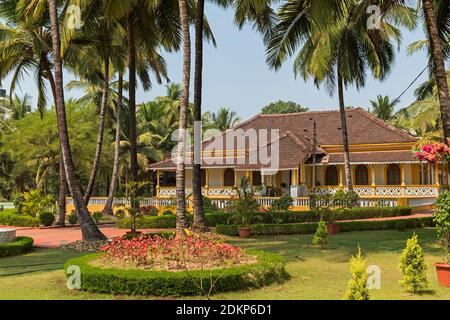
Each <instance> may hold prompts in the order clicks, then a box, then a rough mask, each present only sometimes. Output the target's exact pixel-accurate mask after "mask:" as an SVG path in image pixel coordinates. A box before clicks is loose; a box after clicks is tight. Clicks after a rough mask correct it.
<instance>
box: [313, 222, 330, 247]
mask: <svg viewBox="0 0 450 320" xmlns="http://www.w3.org/2000/svg"><path fill="white" fill-rule="evenodd" d="M327 237H328V231H327V225H326V224H325V221H323V220H320V221H319V224H318V225H317V229H316V233H315V234H314V237H313V241H312V243H313V245H315V246H317V245H320V247H321V248H322V249H323V248H325V246H326V245H327V243H328V240H327Z"/></svg>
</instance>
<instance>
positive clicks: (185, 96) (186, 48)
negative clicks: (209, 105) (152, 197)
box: [176, 0, 191, 236]
mask: <svg viewBox="0 0 450 320" xmlns="http://www.w3.org/2000/svg"><path fill="white" fill-rule="evenodd" d="M178 4H179V9H180V20H181V27H182V34H183V85H182V91H183V92H182V95H181V105H180V119H179V121H180V122H179V133H178V153H177V173H176V180H177V187H176V195H177V224H176V230H177V235H178V236H182V235H184V228H186V199H185V194H186V192H185V189H186V176H185V162H184V160H185V145H186V141H185V139H186V111H187V107H188V104H189V84H190V73H191V37H190V34H189V20H188V10H187V3H186V0H179V1H178Z"/></svg>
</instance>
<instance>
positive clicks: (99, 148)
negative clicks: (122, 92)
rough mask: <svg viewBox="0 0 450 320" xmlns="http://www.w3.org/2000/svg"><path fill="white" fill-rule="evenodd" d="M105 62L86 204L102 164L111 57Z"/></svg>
mask: <svg viewBox="0 0 450 320" xmlns="http://www.w3.org/2000/svg"><path fill="white" fill-rule="evenodd" d="M104 64H105V65H104V70H103V73H104V77H105V83H104V85H103V92H102V101H101V105H100V123H99V127H98V136H97V149H96V150H95V157H94V163H93V165H92V170H91V176H90V177H89V182H88V186H87V189H86V193H85V194H84V201H85V202H86V205H88V204H89V200H90V198H91V196H92V192H93V190H94V185H95V180H96V178H97V175H98V169H99V166H100V159H101V156H102V149H103V136H104V133H105V120H106V117H105V113H106V106H107V104H108V93H109V57H105V61H104Z"/></svg>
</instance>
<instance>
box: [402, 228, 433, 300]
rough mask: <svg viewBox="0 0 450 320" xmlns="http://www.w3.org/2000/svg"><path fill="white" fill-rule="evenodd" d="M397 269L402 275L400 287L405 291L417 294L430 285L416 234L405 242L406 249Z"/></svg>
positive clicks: (426, 267) (423, 256)
mask: <svg viewBox="0 0 450 320" xmlns="http://www.w3.org/2000/svg"><path fill="white" fill-rule="evenodd" d="M399 269H400V272H401V273H402V275H403V279H402V280H401V281H400V285H401V286H403V287H404V288H406V289H407V290H409V291H412V292H414V293H417V292H418V291H420V290H423V289H426V288H428V286H429V284H430V283H429V282H428V279H427V269H428V266H427V263H426V262H425V255H424V253H423V250H422V247H421V246H420V244H419V242H418V238H417V234H414V235H413V236H412V237H411V238H410V239H408V241H406V248H405V249H404V250H403V252H402V257H401V258H400V264H399Z"/></svg>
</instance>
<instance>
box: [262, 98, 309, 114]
mask: <svg viewBox="0 0 450 320" xmlns="http://www.w3.org/2000/svg"><path fill="white" fill-rule="evenodd" d="M308 110H309V109H308V108H305V107H302V106H301V105H299V104H298V103H295V102H293V101H282V100H278V101H277V102H272V103H270V104H268V105H267V106H265V107H264V108H262V110H261V113H262V114H287V113H296V112H305V111H308Z"/></svg>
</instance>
